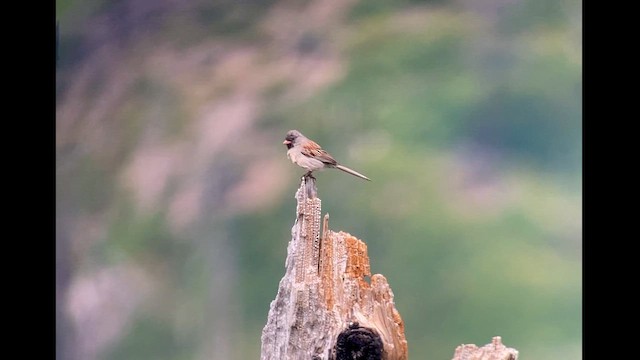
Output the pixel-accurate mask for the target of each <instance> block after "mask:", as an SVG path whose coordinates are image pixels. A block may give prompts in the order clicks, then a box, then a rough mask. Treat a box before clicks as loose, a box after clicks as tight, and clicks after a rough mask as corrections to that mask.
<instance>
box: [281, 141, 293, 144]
mask: <svg viewBox="0 0 640 360" xmlns="http://www.w3.org/2000/svg"><path fill="white" fill-rule="evenodd" d="M282 143H283V144H285V145H289V144H291V141H289V140H285V141H283V142H282Z"/></svg>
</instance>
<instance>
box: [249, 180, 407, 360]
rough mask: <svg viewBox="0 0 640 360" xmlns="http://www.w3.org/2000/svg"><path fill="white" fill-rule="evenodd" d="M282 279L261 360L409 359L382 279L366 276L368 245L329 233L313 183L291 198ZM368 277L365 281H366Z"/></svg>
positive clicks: (400, 325) (400, 324) (303, 184)
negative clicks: (292, 217) (292, 211)
mask: <svg viewBox="0 0 640 360" xmlns="http://www.w3.org/2000/svg"><path fill="white" fill-rule="evenodd" d="M296 199H297V202H298V205H297V209H296V220H295V223H294V225H293V228H292V229H291V241H290V242H289V245H288V247H287V259H286V261H285V275H284V277H283V278H282V279H281V280H280V284H279V288H278V293H277V295H276V298H275V300H274V301H272V302H271V306H270V309H269V316H268V319H267V324H266V325H265V327H264V329H263V330H262V348H261V355H260V358H261V360H287V359H291V360H294V359H295V360H297V359H314V360H325V359H326V360H341V359H368V360H374V359H385V360H405V359H407V357H408V355H407V354H408V348H407V341H406V339H405V335H404V323H403V321H402V318H401V317H400V314H399V313H398V311H397V310H396V308H395V304H394V302H393V292H392V291H391V288H390V287H389V284H388V283H387V280H386V278H385V277H384V276H382V275H380V274H375V275H373V276H372V275H371V271H370V265H369V257H368V255H367V245H366V244H365V243H364V242H363V241H361V240H359V239H357V238H356V237H354V236H352V235H350V234H349V233H346V232H342V231H340V232H334V231H331V230H329V216H328V214H327V215H325V216H324V221H323V222H322V233H320V225H321V221H320V216H321V200H320V199H319V198H318V197H317V190H316V186H315V179H313V178H311V177H303V179H302V182H301V185H300V188H299V189H298V191H297V192H296ZM367 278H369V279H370V281H367Z"/></svg>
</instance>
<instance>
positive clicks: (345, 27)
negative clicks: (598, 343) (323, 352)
mask: <svg viewBox="0 0 640 360" xmlns="http://www.w3.org/2000/svg"><path fill="white" fill-rule="evenodd" d="M65 6H66V7H65ZM578 7H579V6H578V5H576V4H574V2H572V1H562V2H553V3H551V2H545V1H543V2H540V1H533V0H530V1H491V2H487V3H483V4H479V3H477V2H468V1H466V2H465V1H463V2H456V3H450V2H446V1H441V2H437V1H427V2H425V3H424V4H423V3H416V2H403V1H401V2H397V3H393V5H390V4H385V3H384V2H377V1H359V2H356V1H337V0H331V1H326V0H325V1H309V2H285V1H267V2H264V1H262V2H257V1H243V2H235V1H215V2H208V1H146V0H145V1H141V0H135V1H120V2H117V3H113V4H98V3H93V2H91V1H89V2H83V4H64V3H60V5H59V9H58V16H59V19H58V20H59V21H60V49H59V55H60V60H59V62H58V67H57V74H56V75H57V89H56V90H57V113H56V116H57V119H56V146H57V152H56V160H57V161H56V163H57V169H56V170H57V173H56V180H57V181H56V195H57V219H56V220H57V249H56V260H57V264H56V265H57V282H56V285H57V293H56V295H57V299H58V300H59V301H58V304H59V305H60V306H59V309H58V312H57V320H58V321H59V323H58V332H57V337H58V344H59V345H60V350H59V351H60V354H61V357H60V358H65V359H72V360H73V359H83V360H85V359H94V358H96V359H97V358H136V357H137V358H164V357H174V358H175V357H187V358H194V357H195V358H207V359H244V358H255V356H256V354H257V353H258V351H259V331H260V329H261V328H262V326H263V325H264V319H265V318H266V311H267V309H268V301H270V299H272V298H273V294H274V293H275V289H276V287H277V279H279V278H280V277H281V275H282V273H281V266H282V261H283V257H282V256H283V254H284V252H283V251H284V249H283V244H284V243H285V241H286V236H287V234H286V232H287V230H286V229H288V228H290V220H291V219H290V215H291V211H288V210H289V208H288V207H287V206H288V205H290V201H291V200H292V196H293V188H294V187H295V184H296V182H297V180H298V176H299V175H301V174H299V169H296V168H295V167H293V166H291V164H290V163H289V162H288V161H287V160H286V157H285V151H284V148H283V147H282V145H281V141H282V136H283V134H284V132H285V131H286V130H288V129H289V128H299V129H301V130H304V132H305V134H308V135H309V136H311V137H313V138H316V139H318V141H319V142H321V143H322V144H323V146H325V147H326V148H327V149H331V152H332V153H333V154H334V155H336V156H340V155H342V156H340V158H341V159H343V160H344V161H345V162H347V163H349V164H350V165H353V166H354V167H356V168H358V169H370V170H369V171H370V172H371V173H373V174H375V175H377V176H376V178H375V179H374V180H375V181H374V183H373V184H372V185H371V186H370V187H369V188H362V187H351V186H352V184H350V183H346V184H345V183H342V182H341V180H338V179H336V178H334V177H332V175H330V174H321V175H320V176H321V178H320V186H321V189H320V191H321V192H323V194H324V195H323V199H326V201H327V202H328V205H329V206H331V205H332V204H331V199H332V198H340V199H343V200H347V201H343V202H342V203H344V204H353V208H341V207H338V206H337V204H336V206H335V207H332V208H331V210H330V211H331V212H332V216H333V214H334V213H338V214H341V215H342V216H345V218H344V221H345V222H349V223H350V224H351V225H352V226H354V227H359V228H360V230H361V232H362V234H359V236H360V237H363V238H365V239H366V240H367V242H368V243H371V244H372V246H371V251H372V254H373V255H374V256H378V255H382V254H384V256H381V257H382V258H381V259H378V260H377V261H376V263H377V264H380V266H382V267H383V268H381V269H376V270H375V271H377V272H383V273H385V274H386V275H387V276H390V277H391V278H392V280H393V283H394V284H399V285H394V290H395V292H396V295H397V302H398V304H399V306H405V308H400V310H401V312H402V313H403V314H407V315H406V316H407V318H408V319H416V321H415V322H413V321H408V322H407V337H408V340H409V344H410V351H411V353H412V354H416V356H417V357H418V358H419V357H427V356H429V357H431V356H433V357H441V356H438V355H439V354H442V356H448V355H450V353H451V350H452V348H449V347H445V346H442V344H444V343H447V342H448V341H453V342H454V343H456V344H458V343H463V342H471V341H473V339H467V338H465V337H466V336H475V335H476V334H475V333H462V332H461V330H460V329H457V328H455V327H452V328H448V329H447V328H445V329H442V328H441V329H440V331H439V332H438V333H437V334H436V333H435V332H433V331H431V330H429V327H424V326H425V324H427V325H428V324H429V321H435V322H438V321H441V322H443V323H444V322H445V321H444V320H443V319H441V318H439V316H441V314H452V313H453V314H463V313H464V312H462V311H460V309H455V308H453V309H451V308H447V306H449V305H451V304H459V302H458V301H457V300H456V299H467V298H469V299H470V298H473V299H478V298H480V299H485V302H482V301H478V302H477V303H474V304H466V308H468V309H470V310H469V312H471V313H482V314H484V313H487V312H486V311H483V309H486V306H490V304H492V302H491V299H490V297H488V296H484V295H486V294H483V293H481V292H479V290H478V288H481V286H479V287H477V288H476V287H474V286H459V288H458V287H454V288H447V289H441V288H435V289H434V287H438V286H441V284H442V283H443V282H444V281H442V279H441V278H439V277H438V276H442V277H444V278H447V279H448V280H451V281H450V282H449V283H458V284H466V283H467V282H471V283H476V281H481V280H480V279H475V280H474V281H471V280H470V279H469V277H468V276H467V275H465V274H469V273H480V272H478V271H479V269H478V268H476V267H474V266H484V268H483V269H491V267H490V266H489V265H487V264H490V263H491V259H493V258H492V256H497V258H498V259H502V260H504V261H505V262H507V261H506V260H507V259H514V257H513V256H511V255H512V253H511V252H510V253H509V256H507V253H505V252H504V251H507V250H504V249H509V250H508V251H512V252H513V253H518V252H522V251H523V249H526V254H527V256H526V258H525V259H521V258H519V257H515V259H518V260H517V261H513V263H512V264H511V265H510V266H512V268H510V269H511V271H510V272H509V273H510V274H511V278H510V279H511V280H512V281H513V282H516V283H517V284H522V287H523V288H525V289H534V290H535V291H533V290H532V292H533V293H535V294H544V296H547V297H545V298H535V297H533V296H530V297H528V298H529V299H531V300H524V301H523V299H520V298H518V299H514V300H513V301H514V302H515V303H520V304H521V305H520V306H521V307H527V306H530V307H531V308H535V309H541V310H539V311H540V312H539V313H535V314H533V315H531V316H532V318H533V317H537V318H539V319H540V320H536V319H533V320H530V321H531V322H532V323H531V326H529V327H528V328H529V329H531V330H530V332H529V333H527V334H521V338H522V339H535V341H537V342H538V343H544V341H543V340H544V336H542V335H540V334H542V333H544V331H542V330H540V329H543V328H544V326H542V325H541V323H542V322H544V319H554V318H558V317H557V316H555V315H554V313H553V310H547V309H546V308H545V307H544V306H539V304H543V303H551V302H560V304H561V305H562V304H564V305H562V306H559V309H560V310H562V309H565V308H566V309H578V308H579V301H578V299H576V297H575V294H576V293H579V289H578V290H576V286H574V285H572V284H574V282H573V281H575V280H576V279H577V278H578V277H579V276H578V275H579V271H578V270H576V269H577V267H576V264H579V261H580V260H579V259H580V254H579V252H578V250H575V249H576V248H579V247H580V243H581V233H580V220H579V219H580V211H579V206H580V201H579V196H576V195H575V192H571V191H567V190H566V189H565V187H563V186H564V185H562V184H560V185H558V184H559V183H562V182H565V183H568V184H569V186H568V187H572V188H574V189H575V188H579V184H578V185H577V186H576V181H575V180H574V179H573V178H572V177H571V176H569V181H566V180H560V181H558V182H556V181H555V180H554V179H555V178H556V177H557V178H560V179H566V178H565V177H564V176H565V175H566V174H564V173H562V171H560V170H558V168H570V166H567V164H569V165H571V164H572V163H573V162H574V160H573V159H574V158H576V154H578V155H579V147H580V141H579V135H576V134H579V133H580V128H579V125H576V124H579V120H580V119H579V116H580V110H579V109H580V101H579V98H580V96H579V93H580V88H581V86H580V85H581V83H580V80H579V79H580V71H581V58H580V55H579V54H580V51H579V47H580V45H579V44H580V41H581V40H580V33H579V30H576V29H579V28H580V26H579V25H580V22H581V17H580V10H579V8H578ZM355 134H357V135H355ZM312 135H313V136H312ZM460 149H472V150H471V151H467V150H463V151H460ZM576 149H578V150H576ZM487 154H490V156H488V157H487V156H486V155H487ZM578 158H579V157H578ZM514 164H517V166H516V165H514ZM540 164H542V165H540ZM547 165H548V166H549V167H545V166H547ZM540 169H542V170H540ZM576 169H578V170H576ZM369 171H367V172H366V173H367V174H369ZM570 171H572V172H569V170H566V172H569V173H570V175H571V174H575V173H576V171H578V172H579V166H577V167H575V168H572V170H570ZM545 174H553V175H549V176H546V175H545ZM334 179H335V180H334ZM578 183H579V182H578ZM322 186H324V187H325V188H322ZM373 194H376V195H375V196H374V195H373ZM576 199H578V200H576ZM350 216H353V217H350ZM337 218H338V219H340V217H337ZM349 228H350V229H352V227H351V226H350V227H349ZM278 229H284V230H283V231H284V233H282V232H279V231H278ZM389 229H394V230H395V231H399V232H398V233H394V237H395V238H397V240H395V241H393V242H391V241H389V239H387V238H386V237H385V236H386V235H385V234H387V235H388V234H389ZM465 229H470V230H466V231H465ZM354 230H355V229H354ZM283 234H284V238H282V236H283ZM503 238H504V239H509V241H506V240H505V241H504V242H503V241H502V240H501V239H503ZM454 239H455V240H454ZM445 240H446V241H445ZM487 242H489V243H491V242H492V244H493V245H491V246H490V245H486V243H487ZM479 244H483V245H486V249H487V250H486V253H484V252H477V251H476V250H477V248H476V247H479V246H480V245H479ZM505 244H506V245H507V246H505ZM401 245H402V246H401ZM492 246H494V247H492ZM407 247H410V248H411V249H412V250H413V251H407V250H406V249H407ZM483 248H485V247H483ZM496 248H498V249H501V250H500V251H497V250H495V249H496ZM280 250H282V251H280ZM503 250H504V251H503ZM279 251H280V252H279ZM468 253H473V254H476V255H475V258H471V259H469V258H468V257H466V256H462V255H460V254H468ZM523 253H524V252H523ZM415 254H422V256H423V258H422V259H421V260H420V261H418V260H416V259H412V256H415ZM425 254H426V255H425ZM429 254H434V255H433V256H434V257H435V259H442V260H441V262H437V261H424V257H425V256H426V257H427V258H429V256H430V255H429ZM435 254H447V256H436V255H435ZM490 254H491V255H490ZM496 254H498V255H496ZM501 254H502V255H501ZM385 259H386V260H385ZM456 259H457V260H456ZM461 259H464V261H460V260H461ZM385 261H386V262H385ZM460 262H463V263H464V264H465V265H464V266H468V268H467V267H463V268H458V267H457V266H453V265H452V267H453V269H451V268H447V264H459V263H460ZM400 263H402V264H405V265H406V266H402V267H398V266H392V265H391V264H400ZM385 264H386V265H385ZM516 264H519V265H522V268H520V267H519V266H516ZM523 264H524V265H523ZM535 264H541V265H540V267H542V268H544V269H549V271H551V272H552V273H553V272H554V271H555V272H557V273H562V274H565V277H562V278H560V279H556V280H553V281H552V280H551V279H549V278H548V274H547V273H546V272H544V271H538V272H537V273H538V275H535V276H534V275H531V274H530V273H529V272H527V271H528V270H527V271H524V270H522V269H524V268H526V269H530V270H531V272H535V270H536V269H537V265H535ZM407 267H408V268H407ZM394 271H395V272H396V273H395V274H394ZM486 271H489V270H486ZM407 273H412V274H418V275H420V276H421V278H420V281H411V280H410V279H408V278H407V280H408V281H407V282H406V284H405V288H404V290H403V288H402V283H401V282H400V281H399V280H397V278H401V277H402V278H404V277H405V276H409V275H406V274H407ZM437 274H446V275H437ZM449 277H452V278H453V279H450V278H449ZM393 278H396V279H393ZM503 280H504V279H503ZM511 280H510V281H511ZM274 282H275V283H274ZM505 283H507V284H511V283H510V282H508V281H505ZM408 284H411V286H409V285H408ZM415 284H422V285H420V286H417V287H416V285H415ZM421 286H422V287H421ZM509 286H511V285H506V286H505V287H504V288H503V290H502V291H503V293H504V294H513V293H521V294H524V295H526V294H527V292H526V291H511V290H513V289H512V288H511V287H509ZM536 286H539V287H536ZM464 291H467V292H464ZM474 291H476V292H474ZM432 293H439V294H442V295H441V296H442V298H435V299H431V300H429V302H428V303H427V304H426V305H420V306H417V305H416V304H418V302H413V300H412V299H413V298H414V296H416V297H417V298H423V299H429V297H427V296H426V294H432ZM403 294H404V295H403ZM524 295H523V296H524ZM559 299H560V300H559ZM562 299H568V300H562ZM403 301H406V302H405V303H404V304H403ZM527 301H530V302H527ZM443 304H447V306H445V305H443ZM487 304H489V305H487ZM422 306H426V307H428V309H422V308H421V307H422ZM473 306H477V307H473ZM483 306H484V307H483ZM261 307H262V308H261ZM472 310H475V312H474V311H472ZM520 310H523V308H516V309H515V310H514V312H518V311H520ZM560 310H558V311H560ZM409 311H416V314H415V316H414V315H412V314H411V313H410V312H409ZM561 313H562V314H565V315H562V316H565V317H567V318H566V319H565V320H566V321H563V323H565V324H568V325H566V326H564V327H562V326H561V325H558V326H559V327H560V328H561V330H558V331H557V332H558V333H563V334H567V336H566V338H567V339H568V340H567V341H568V342H570V343H571V341H573V343H571V344H574V343H575V341H576V340H575V339H579V335H577V334H579V331H578V330H576V329H577V327H576V326H574V325H575V324H576V321H578V320H576V319H577V318H574V317H572V316H573V315H571V314H573V312H571V311H564V312H561ZM566 314H569V315H566ZM578 314H579V311H578ZM450 316H455V315H450ZM459 316H460V317H463V316H464V315H459ZM438 319H440V320H438ZM490 320H494V321H496V322H500V321H502V320H504V319H502V318H501V319H498V320H496V319H484V318H479V319H478V320H477V323H486V322H490ZM499 320H500V321H499ZM468 321H469V320H468V319H458V321H457V323H465V324H467V325H468V326H466V329H474V330H475V331H478V332H479V333H480V334H479V335H478V338H481V339H484V338H487V336H492V335H493V334H494V333H495V332H494V331H491V332H490V333H488V334H485V333H484V332H483V328H482V325H478V326H476V327H473V326H471V325H470V324H469V322H468ZM536 321H538V322H536ZM446 323H451V322H448V321H447V322H446ZM454 323H456V322H455V321H454ZM515 328H517V327H515V326H513V327H511V328H508V329H515ZM574 328H575V329H574ZM536 329H538V330H536ZM465 331H467V330H465ZM469 331H471V330H469ZM499 332H500V333H501V334H504V336H505V337H507V336H508V335H511V334H507V331H499ZM238 334H240V335H238ZM442 334H448V335H442ZM515 335H517V334H515ZM440 336H443V337H442V338H441V337H440ZM444 336H449V337H448V338H444ZM451 338H453V340H451ZM416 339H420V341H415V340H416ZM425 339H427V340H425ZM541 339H542V340H541ZM523 341H524V340H523ZM531 341H534V340H531ZM416 343H422V344H425V345H424V348H420V345H412V344H416ZM509 343H510V344H514V346H515V347H517V348H518V349H520V350H523V351H522V353H523V354H524V353H526V350H527V346H526V345H525V346H521V345H520V344H518V343H517V341H512V338H510V337H509ZM145 344H151V345H145ZM252 346H253V347H252ZM412 346H418V347H417V348H411V347H412ZM571 346H572V345H568V346H567V347H565V348H563V349H566V348H572V347H571ZM427 348H428V349H429V350H426V349H427ZM435 349H442V350H435ZM426 351H429V353H428V354H427V353H425V352H426ZM434 351H435V352H434ZM437 351H440V353H438V352H437ZM544 351H548V353H545V354H547V355H548V354H549V353H551V354H556V353H554V351H555V350H544ZM544 351H543V353H544ZM563 351H565V350H563ZM544 357H545V356H541V358H544ZM546 357H547V358H549V356H546ZM552 357H554V356H551V358H552Z"/></svg>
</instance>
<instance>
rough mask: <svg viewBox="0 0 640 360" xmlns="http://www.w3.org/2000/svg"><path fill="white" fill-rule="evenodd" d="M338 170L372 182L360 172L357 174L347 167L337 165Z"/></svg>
mask: <svg viewBox="0 0 640 360" xmlns="http://www.w3.org/2000/svg"><path fill="white" fill-rule="evenodd" d="M336 169H340V170H342V171H344V172H346V173H349V174H351V175H353V176H357V177H359V178H361V179H365V180H368V181H371V179H369V178H368V177H366V176H364V175H362V174H360V173H359V172H357V171H355V170H351V169H349V168H348V167H346V166H343V165H340V164H336Z"/></svg>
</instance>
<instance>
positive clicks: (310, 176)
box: [302, 171, 316, 180]
mask: <svg viewBox="0 0 640 360" xmlns="http://www.w3.org/2000/svg"><path fill="white" fill-rule="evenodd" d="M311 173H312V171H307V172H306V173H305V174H304V175H303V176H302V177H303V178H311V179H313V180H315V179H316V178H315V177H313V175H311Z"/></svg>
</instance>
